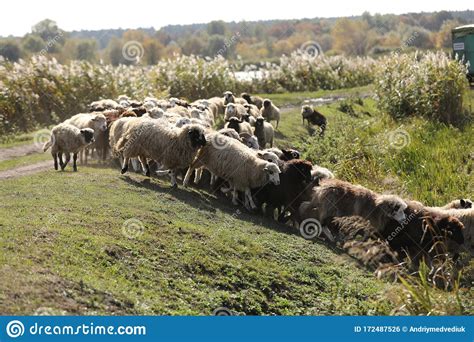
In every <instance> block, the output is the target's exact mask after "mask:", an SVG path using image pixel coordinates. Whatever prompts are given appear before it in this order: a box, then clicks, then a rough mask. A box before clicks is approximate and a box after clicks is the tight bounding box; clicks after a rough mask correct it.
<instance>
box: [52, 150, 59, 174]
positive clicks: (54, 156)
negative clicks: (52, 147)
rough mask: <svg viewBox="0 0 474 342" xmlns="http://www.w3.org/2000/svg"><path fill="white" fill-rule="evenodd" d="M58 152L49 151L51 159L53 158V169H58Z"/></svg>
mask: <svg viewBox="0 0 474 342" xmlns="http://www.w3.org/2000/svg"><path fill="white" fill-rule="evenodd" d="M58 154H59V153H56V152H51V155H52V156H53V160H54V169H55V170H57V169H58Z"/></svg>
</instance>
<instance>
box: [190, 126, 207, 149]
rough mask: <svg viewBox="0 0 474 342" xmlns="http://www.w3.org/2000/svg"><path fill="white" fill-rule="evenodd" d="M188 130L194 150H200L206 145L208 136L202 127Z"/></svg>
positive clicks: (192, 127)
mask: <svg viewBox="0 0 474 342" xmlns="http://www.w3.org/2000/svg"><path fill="white" fill-rule="evenodd" d="M187 130H188V137H189V140H190V142H191V146H192V147H193V148H199V147H202V146H205V145H206V142H207V141H206V136H205V134H204V129H203V128H202V127H199V126H191V127H189V128H188V129H187Z"/></svg>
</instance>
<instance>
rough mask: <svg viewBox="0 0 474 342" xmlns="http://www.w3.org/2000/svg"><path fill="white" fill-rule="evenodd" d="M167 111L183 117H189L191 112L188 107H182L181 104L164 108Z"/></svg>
mask: <svg viewBox="0 0 474 342" xmlns="http://www.w3.org/2000/svg"><path fill="white" fill-rule="evenodd" d="M166 112H167V113H173V114H178V115H179V116H182V117H184V118H190V117H191V112H190V111H189V109H188V108H186V107H182V106H174V107H171V108H168V109H167V110H166Z"/></svg>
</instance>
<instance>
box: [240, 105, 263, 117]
mask: <svg viewBox="0 0 474 342" xmlns="http://www.w3.org/2000/svg"><path fill="white" fill-rule="evenodd" d="M244 107H245V109H246V110H247V113H248V114H250V115H251V116H252V117H254V118H258V117H259V116H260V109H259V108H258V107H257V106H256V105H253V104H246V105H244Z"/></svg>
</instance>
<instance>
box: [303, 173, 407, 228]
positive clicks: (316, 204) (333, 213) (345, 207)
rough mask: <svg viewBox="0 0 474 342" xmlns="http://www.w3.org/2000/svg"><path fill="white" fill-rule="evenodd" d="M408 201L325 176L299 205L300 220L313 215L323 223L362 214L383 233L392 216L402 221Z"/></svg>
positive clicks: (324, 224)
mask: <svg viewBox="0 0 474 342" xmlns="http://www.w3.org/2000/svg"><path fill="white" fill-rule="evenodd" d="M406 208H407V204H406V203H405V202H404V201H403V200H402V199H401V198H400V197H398V196H394V195H378V194H376V193H374V192H373V191H371V190H369V189H366V188H364V187H362V186H358V185H352V184H350V183H348V182H344V181H341V180H337V179H325V180H323V181H321V183H320V184H319V186H315V187H314V188H313V189H312V191H311V199H310V201H307V202H303V203H302V204H301V206H300V208H299V213H300V216H301V218H302V219H306V218H315V219H317V220H318V221H319V222H320V223H321V224H322V225H323V226H326V225H327V223H328V222H329V220H330V219H331V218H333V217H341V216H362V217H364V218H365V219H367V220H369V221H370V223H371V224H372V225H373V227H374V228H375V229H376V230H377V231H379V232H382V231H383V229H384V227H385V225H386V224H387V223H388V222H389V221H390V220H391V219H394V220H396V221H398V222H403V221H404V220H405V218H406V215H405V213H404V210H405V209H406Z"/></svg>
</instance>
